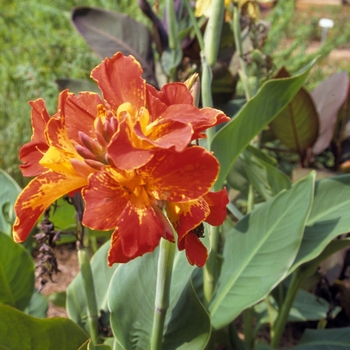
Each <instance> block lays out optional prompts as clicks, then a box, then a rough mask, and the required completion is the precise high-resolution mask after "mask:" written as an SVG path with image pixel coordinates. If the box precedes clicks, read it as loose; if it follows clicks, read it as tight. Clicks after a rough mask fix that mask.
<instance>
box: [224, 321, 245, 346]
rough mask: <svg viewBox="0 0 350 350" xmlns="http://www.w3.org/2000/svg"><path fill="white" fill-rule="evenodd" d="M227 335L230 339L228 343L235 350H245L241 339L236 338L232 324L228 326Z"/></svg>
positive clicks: (234, 327)
mask: <svg viewBox="0 0 350 350" xmlns="http://www.w3.org/2000/svg"><path fill="white" fill-rule="evenodd" d="M228 335H229V337H230V343H231V346H232V348H233V349H235V350H246V346H245V344H244V343H243V341H242V339H241V338H240V337H239V336H238V332H237V328H236V326H235V324H234V323H233V322H231V323H230V324H229V326H228Z"/></svg>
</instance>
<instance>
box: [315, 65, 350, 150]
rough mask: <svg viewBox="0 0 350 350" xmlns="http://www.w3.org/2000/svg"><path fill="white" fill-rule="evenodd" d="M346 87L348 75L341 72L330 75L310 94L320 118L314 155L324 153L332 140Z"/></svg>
mask: <svg viewBox="0 0 350 350" xmlns="http://www.w3.org/2000/svg"><path fill="white" fill-rule="evenodd" d="M348 85H349V76H348V73H347V72H341V73H337V74H333V75H331V76H330V77H329V78H328V79H326V80H324V81H323V82H322V83H321V84H319V85H318V86H317V87H316V88H315V89H314V90H313V91H312V92H311V97H312V99H313V100H314V102H315V106H316V109H317V112H318V115H319V117H320V129H319V135H318V138H317V141H316V143H315V144H314V146H313V147H312V152H313V153H314V154H319V153H321V152H322V151H324V150H325V149H326V148H327V147H328V146H329V144H330V142H331V140H332V137H333V134H334V127H335V125H336V121H337V116H338V112H339V109H340V107H341V105H342V104H343V103H344V100H345V98H346V96H347V92H348Z"/></svg>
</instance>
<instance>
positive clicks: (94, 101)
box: [61, 92, 104, 143]
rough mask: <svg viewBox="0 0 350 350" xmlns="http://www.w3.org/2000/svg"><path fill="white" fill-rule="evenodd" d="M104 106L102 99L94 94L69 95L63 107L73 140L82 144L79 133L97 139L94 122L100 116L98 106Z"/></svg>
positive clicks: (67, 126)
mask: <svg viewBox="0 0 350 350" xmlns="http://www.w3.org/2000/svg"><path fill="white" fill-rule="evenodd" d="M99 105H104V103H103V101H102V99H101V97H100V96H99V95H98V94H96V93H93V92H79V95H78V96H76V95H75V94H73V93H70V94H68V96H67V99H66V101H65V103H64V104H63V105H62V107H61V109H62V114H63V115H64V117H65V125H66V129H67V134H68V136H69V138H70V139H71V140H74V141H76V142H78V143H80V139H79V135H78V132H79V131H81V132H83V133H85V134H86V135H89V136H90V137H92V138H94V137H95V128H94V121H95V119H96V117H97V114H98V106H99Z"/></svg>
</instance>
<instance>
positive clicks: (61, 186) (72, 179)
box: [13, 171, 87, 242]
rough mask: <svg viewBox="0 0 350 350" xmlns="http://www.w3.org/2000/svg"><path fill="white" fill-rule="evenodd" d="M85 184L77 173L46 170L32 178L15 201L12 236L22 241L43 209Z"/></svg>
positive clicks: (85, 181)
mask: <svg viewBox="0 0 350 350" xmlns="http://www.w3.org/2000/svg"><path fill="white" fill-rule="evenodd" d="M86 184H87V180H86V179H85V178H82V177H80V176H79V175H77V174H76V175H73V174H63V173H55V172H53V171H47V172H46V173H43V174H41V175H39V176H37V177H36V178H35V179H33V180H32V181H31V182H30V183H29V184H28V185H27V187H26V188H25V189H24V190H23V191H22V192H21V194H20V195H19V196H18V198H17V201H16V203H15V212H16V216H17V218H16V221H15V224H14V226H13V237H14V240H15V241H16V242H23V241H24V240H25V239H26V238H27V237H28V235H29V233H30V231H31V230H32V228H33V227H34V225H35V223H36V222H37V221H38V219H39V218H40V216H41V214H42V213H43V212H44V211H45V209H46V208H47V207H48V206H49V205H50V204H52V203H53V202H54V201H55V200H57V199H58V198H60V197H62V196H63V195H65V194H67V193H69V192H71V191H74V190H76V189H78V188H81V187H83V186H85V185H86Z"/></svg>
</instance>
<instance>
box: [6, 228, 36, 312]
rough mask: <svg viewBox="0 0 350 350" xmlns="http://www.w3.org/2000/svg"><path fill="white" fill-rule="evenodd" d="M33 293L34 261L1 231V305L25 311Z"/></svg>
mask: <svg viewBox="0 0 350 350" xmlns="http://www.w3.org/2000/svg"><path fill="white" fill-rule="evenodd" d="M33 291H34V263H33V259H32V258H31V256H30V255H29V253H28V252H27V250H26V249H24V248H23V247H22V246H21V245H20V244H17V243H15V242H14V241H13V240H12V238H11V237H9V236H8V235H7V234H5V233H3V232H1V231H0V303H2V304H8V305H11V306H13V307H16V308H17V309H19V310H24V309H25V308H26V306H27V305H28V303H29V301H30V299H31V297H32V294H33Z"/></svg>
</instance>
